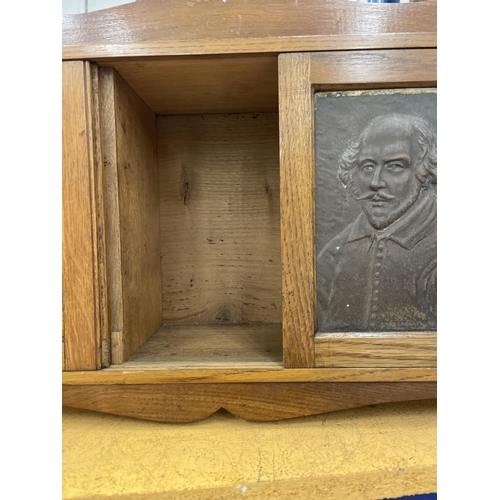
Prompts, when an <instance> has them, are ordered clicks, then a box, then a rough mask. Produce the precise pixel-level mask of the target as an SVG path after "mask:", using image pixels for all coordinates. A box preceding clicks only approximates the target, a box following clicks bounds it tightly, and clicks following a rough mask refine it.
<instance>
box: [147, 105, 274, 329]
mask: <svg viewBox="0 0 500 500" xmlns="http://www.w3.org/2000/svg"><path fill="white" fill-rule="evenodd" d="M157 134H158V166H159V176H160V225H161V257H162V258H161V272H162V299H163V320H164V322H166V323H172V324H226V323H229V324H234V323H236V324H238V323H252V322H262V323H280V322H281V301H280V274H281V270H280V238H279V162H278V116H277V114H275V113H271V114H258V113H254V114H236V115H195V116H159V117H158V119H157Z"/></svg>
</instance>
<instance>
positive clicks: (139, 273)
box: [101, 71, 162, 364]
mask: <svg viewBox="0 0 500 500" xmlns="http://www.w3.org/2000/svg"><path fill="white" fill-rule="evenodd" d="M102 76H103V79H104V82H103V85H102V86H101V92H102V93H103V104H104V106H105V108H104V111H103V112H104V113H106V114H107V115H108V116H107V118H106V120H105V121H103V127H106V130H105V131H104V132H103V136H104V142H103V150H104V163H105V165H106V188H107V193H106V194H107V198H106V200H107V205H108V214H109V219H108V222H109V224H108V229H109V231H108V241H109V246H110V252H109V253H108V262H109V267H110V288H109V293H110V308H111V309H112V312H111V362H112V363H114V364H116V363H123V362H124V361H125V360H127V359H128V358H129V357H130V356H131V355H132V354H133V353H134V352H135V351H136V350H137V349H138V348H139V347H140V346H141V345H142V344H143V343H144V342H145V341H146V340H147V339H148V338H149V337H150V336H151V335H152V334H153V333H154V332H155V331H156V330H157V329H158V327H159V326H160V325H161V323H162V320H161V285H160V283H161V281H160V239H159V204H158V196H159V195H158V170H157V163H156V130H155V115H154V113H153V112H152V111H151V110H150V109H149V108H148V107H147V106H146V105H145V104H144V102H143V101H142V100H141V99H140V98H139V97H138V96H137V94H136V93H135V92H134V91H133V90H132V89H131V88H130V86H129V85H128V84H127V83H126V82H125V81H124V80H123V79H122V78H121V77H120V75H118V74H117V73H116V72H112V73H110V72H109V71H108V72H104V73H102ZM106 94H107V95H106ZM110 116H111V118H110ZM117 222H118V223H117ZM117 226H118V227H117Z"/></svg>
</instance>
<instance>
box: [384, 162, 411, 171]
mask: <svg viewBox="0 0 500 500" xmlns="http://www.w3.org/2000/svg"><path fill="white" fill-rule="evenodd" d="M385 168H386V169H387V170H390V171H391V172H401V171H403V170H404V169H405V168H406V167H405V166H404V165H403V164H402V163H398V162H394V163H388V164H387V165H385Z"/></svg>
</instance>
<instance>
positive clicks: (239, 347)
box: [114, 324, 283, 371]
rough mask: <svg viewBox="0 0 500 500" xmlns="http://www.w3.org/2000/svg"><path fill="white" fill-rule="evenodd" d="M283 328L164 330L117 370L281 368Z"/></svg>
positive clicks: (267, 326) (231, 326)
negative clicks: (156, 368)
mask: <svg viewBox="0 0 500 500" xmlns="http://www.w3.org/2000/svg"><path fill="white" fill-rule="evenodd" d="M282 360H283V349H282V347H281V325H280V324H276V325H273V324H268V325H263V324H253V325H220V326H219V325H195V326H192V325H176V326H162V327H161V328H160V329H159V330H158V331H157V332H156V333H155V334H154V335H153V336H151V337H150V338H149V339H148V340H147V341H146V343H145V344H144V345H143V346H142V347H141V348H140V349H139V350H138V351H137V352H135V353H134V354H133V355H132V357H131V358H130V359H129V360H128V361H127V362H126V363H124V364H123V365H119V366H115V367H114V369H122V370H141V371H142V370H150V369H152V368H153V367H155V366H156V367H158V366H168V367H170V368H176V369H179V368H192V369H197V370H198V369H203V368H234V367H239V368H252V367H259V368H262V367H266V366H282Z"/></svg>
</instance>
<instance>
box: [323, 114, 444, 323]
mask: <svg viewBox="0 0 500 500" xmlns="http://www.w3.org/2000/svg"><path fill="white" fill-rule="evenodd" d="M354 139H355V140H354V142H353V143H352V144H350V146H349V147H348V148H347V150H346V151H345V152H344V154H343V155H342V157H341V158H340V162H339V165H338V180H339V181H340V182H341V183H342V185H343V186H344V187H345V189H346V190H347V192H348V194H349V196H351V197H352V199H353V200H355V202H356V203H357V204H359V207H360V209H361V210H360V214H359V216H357V218H356V219H355V220H354V221H352V222H350V223H348V224H347V225H346V227H345V228H344V229H343V230H342V231H341V232H339V233H338V234H337V235H336V236H335V237H333V238H332V239H331V240H330V241H328V243H327V244H326V245H325V246H324V247H323V248H322V249H319V248H318V253H317V261H316V266H317V267H316V283H317V315H318V316H317V319H318V330H319V331H331V332H335V331H338V332H342V331H424V330H427V331H432V330H436V287H437V278H436V258H437V246H436V233H437V231H436V229H437V221H436V210H437V200H436V196H437V157H436V135H435V133H434V132H433V131H432V130H431V127H430V126H429V124H428V123H427V122H426V121H425V120H424V119H423V118H420V117H417V116H413V115H410V114H398V113H392V114H386V115H382V116H377V117H376V118H374V119H372V120H371V121H369V123H368V124H367V125H366V126H365V127H364V128H363V129H362V132H361V134H360V135H359V136H357V137H355V138H354Z"/></svg>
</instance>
